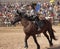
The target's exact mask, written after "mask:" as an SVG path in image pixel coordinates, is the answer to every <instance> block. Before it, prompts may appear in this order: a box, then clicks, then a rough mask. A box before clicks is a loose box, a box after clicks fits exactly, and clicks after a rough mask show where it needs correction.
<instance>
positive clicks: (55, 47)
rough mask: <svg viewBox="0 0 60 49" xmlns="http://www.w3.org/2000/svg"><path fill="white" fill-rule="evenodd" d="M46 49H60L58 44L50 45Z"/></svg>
mask: <svg viewBox="0 0 60 49" xmlns="http://www.w3.org/2000/svg"><path fill="white" fill-rule="evenodd" d="M47 49H60V45H59V46H54V47H50V48H47Z"/></svg>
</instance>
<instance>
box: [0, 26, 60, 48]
mask: <svg viewBox="0 0 60 49" xmlns="http://www.w3.org/2000/svg"><path fill="white" fill-rule="evenodd" d="M53 28H54V29H55V31H56V33H55V35H56V37H57V39H58V40H57V41H54V40H53V44H54V46H53V47H52V48H51V47H49V43H48V41H47V39H46V38H45V37H44V35H43V34H41V37H37V40H38V42H39V44H40V47H41V49H60V26H53ZM24 37H25V34H24V32H23V27H22V26H16V27H0V49H25V48H24ZM28 45H29V47H28V49H37V48H36V44H35V43H34V40H33V38H32V37H30V38H29V40H28Z"/></svg>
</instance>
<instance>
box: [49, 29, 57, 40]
mask: <svg viewBox="0 0 60 49" xmlns="http://www.w3.org/2000/svg"><path fill="white" fill-rule="evenodd" d="M48 32H49V34H50V38H51V40H52V39H54V40H57V39H56V37H55V35H54V32H53V30H52V28H51V29H49V30H48Z"/></svg>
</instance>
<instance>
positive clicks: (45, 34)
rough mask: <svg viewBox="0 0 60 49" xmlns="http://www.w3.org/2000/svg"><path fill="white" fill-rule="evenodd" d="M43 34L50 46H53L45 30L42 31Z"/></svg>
mask: <svg viewBox="0 0 60 49" xmlns="http://www.w3.org/2000/svg"><path fill="white" fill-rule="evenodd" d="M43 34H44V36H45V37H46V38H47V39H48V41H49V44H50V46H53V43H52V42H51V41H50V39H49V36H48V35H47V33H46V31H45V32H43Z"/></svg>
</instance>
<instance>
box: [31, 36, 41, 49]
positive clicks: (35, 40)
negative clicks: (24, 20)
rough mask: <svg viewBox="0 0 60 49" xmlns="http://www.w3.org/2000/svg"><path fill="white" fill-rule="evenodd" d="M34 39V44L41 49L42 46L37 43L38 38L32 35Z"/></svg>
mask: <svg viewBox="0 0 60 49" xmlns="http://www.w3.org/2000/svg"><path fill="white" fill-rule="evenodd" d="M32 37H33V39H34V42H35V43H36V45H37V49H40V45H39V44H38V42H37V39H36V36H35V35H32Z"/></svg>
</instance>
